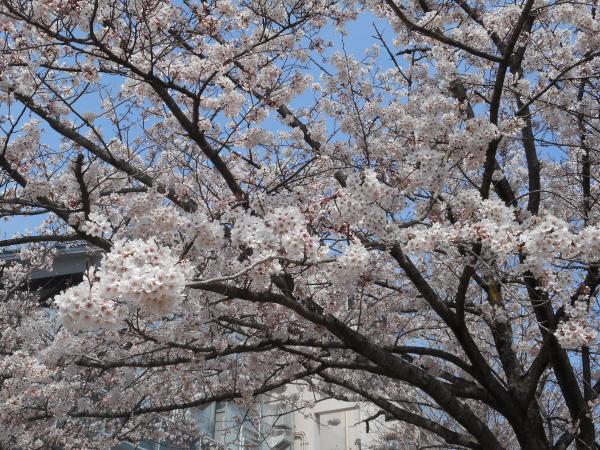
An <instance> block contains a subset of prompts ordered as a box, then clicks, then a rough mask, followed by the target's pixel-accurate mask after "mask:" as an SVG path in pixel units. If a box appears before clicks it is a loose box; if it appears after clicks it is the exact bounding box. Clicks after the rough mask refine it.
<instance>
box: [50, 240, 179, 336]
mask: <svg viewBox="0 0 600 450" xmlns="http://www.w3.org/2000/svg"><path fill="white" fill-rule="evenodd" d="M190 277H191V269H190V267H189V266H188V265H187V264H185V263H182V262H179V261H178V258H177V255H176V254H175V253H174V252H173V251H172V250H171V249H170V248H168V247H159V246H158V245H157V244H156V243H155V242H154V241H153V240H147V241H143V240H139V239H135V240H130V241H117V242H115V244H114V247H113V250H112V251H111V252H110V253H108V254H107V255H106V256H105V257H104V258H103V260H102V264H101V267H100V268H99V269H98V270H97V271H96V272H95V273H94V277H93V279H92V280H90V283H89V284H88V283H81V284H79V285H77V286H74V287H72V288H69V289H67V290H66V291H65V292H63V293H61V294H60V295H58V296H57V297H56V298H55V303H56V305H57V306H58V308H59V312H60V315H61V317H62V319H63V321H64V323H65V324H66V325H68V326H70V327H72V328H100V327H110V326H119V325H120V324H121V322H122V320H123V319H124V317H125V315H126V314H127V312H128V311H129V309H131V308H132V309H137V308H139V309H140V310H142V311H145V312H147V313H150V314H152V315H158V316H160V315H165V314H168V313H172V312H174V311H175V310H176V308H177V306H178V304H179V302H180V301H181V297H182V292H183V289H184V286H185V283H186V282H187V281H188V280H189V279H190Z"/></svg>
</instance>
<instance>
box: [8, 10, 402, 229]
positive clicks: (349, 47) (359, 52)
mask: <svg viewBox="0 0 600 450" xmlns="http://www.w3.org/2000/svg"><path fill="white" fill-rule="evenodd" d="M374 23H375V24H376V25H377V28H378V29H379V31H381V32H382V33H383V35H384V36H385V37H386V38H387V40H388V43H389V45H390V46H391V41H392V38H393V35H392V33H391V30H390V26H389V25H388V24H387V23H385V22H382V21H381V20H378V19H377V18H375V17H374V16H372V15H371V14H369V13H363V14H360V15H359V17H358V19H357V20H356V21H354V22H351V23H349V24H348V25H347V27H346V30H347V33H346V36H344V38H343V45H344V48H345V50H346V52H347V53H348V54H350V55H354V56H355V57H356V58H357V59H358V60H360V59H361V58H362V57H363V56H364V52H365V50H366V49H367V48H369V47H370V46H372V45H373V44H375V43H377V40H376V39H375V38H374V37H373V35H374V34H375V30H374V28H373V24H374ZM321 36H322V37H323V39H325V40H330V41H332V43H333V47H332V48H330V49H328V50H327V51H326V54H331V53H333V52H336V51H341V50H342V37H341V35H340V34H339V33H337V32H336V31H335V28H334V27H333V26H328V27H326V28H325V29H324V32H323V33H322V35H321ZM380 59H381V66H382V68H387V67H390V66H391V62H390V61H388V57H387V54H386V53H385V51H382V52H381V55H380ZM319 62H320V61H319ZM313 74H314V75H315V77H318V70H317V71H314V72H313ZM119 83H120V81H119ZM115 87H116V86H115ZM303 97H304V98H303ZM311 97H312V94H311V93H310V92H307V93H306V96H304V95H302V96H300V97H299V98H297V99H296V101H295V102H294V103H293V106H294V107H297V106H300V105H302V104H303V103H304V102H305V101H310V99H311ZM83 102H85V103H88V102H89V103H94V104H95V105H99V99H98V98H97V97H96V98H89V97H88V98H87V99H85V100H82V103H83ZM85 109H87V110H89V109H90V108H85ZM25 120H29V119H25ZM269 122H271V121H269ZM272 123H273V124H274V125H275V123H276V121H272ZM265 125H266V124H265ZM42 127H43V129H44V131H43V133H42V140H43V142H45V143H47V144H49V145H51V146H53V147H55V148H56V146H58V145H59V142H60V139H59V137H58V136H57V135H56V133H54V132H53V131H52V130H50V129H49V126H48V125H44V123H43V121H42ZM44 219H45V216H39V215H38V216H22V217H11V218H2V219H0V239H8V238H11V237H12V236H14V235H15V234H22V233H27V232H30V233H32V234H36V231H35V229H36V227H37V226H38V225H40V224H41V223H42V221H43V220H44Z"/></svg>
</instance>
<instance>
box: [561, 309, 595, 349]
mask: <svg viewBox="0 0 600 450" xmlns="http://www.w3.org/2000/svg"><path fill="white" fill-rule="evenodd" d="M565 313H566V315H567V317H568V320H566V321H562V322H560V324H559V325H558V328H557V329H556V332H555V333H554V334H555V335H556V338H557V339H558V342H560V345H561V346H563V347H564V348H579V347H581V346H583V345H587V346H590V345H592V344H594V343H595V342H596V336H597V335H598V332H597V331H596V330H595V329H594V327H593V326H592V325H591V323H590V322H589V319H588V311H587V305H586V302H585V301H581V300H580V301H576V302H575V304H574V305H570V304H568V305H566V306H565Z"/></svg>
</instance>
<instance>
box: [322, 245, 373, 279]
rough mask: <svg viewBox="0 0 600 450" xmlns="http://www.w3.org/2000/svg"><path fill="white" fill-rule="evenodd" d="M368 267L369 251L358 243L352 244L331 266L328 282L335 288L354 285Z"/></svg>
mask: <svg viewBox="0 0 600 450" xmlns="http://www.w3.org/2000/svg"><path fill="white" fill-rule="evenodd" d="M368 265H369V251H368V250H367V249H366V248H365V247H364V246H363V245H362V244H360V243H352V244H350V245H349V246H348V248H347V249H346V252H344V253H343V254H342V255H340V256H339V257H338V258H337V259H336V261H335V263H333V264H331V266H332V268H331V269H332V270H331V271H330V272H329V275H328V276H329V280H330V281H331V282H332V283H333V285H334V286H335V287H339V288H343V287H345V286H351V285H353V284H355V283H356V282H357V281H358V280H359V278H360V276H361V274H362V273H363V272H364V271H365V270H366V268H367V267H368Z"/></svg>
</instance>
